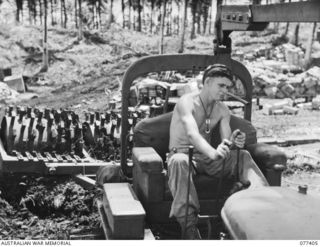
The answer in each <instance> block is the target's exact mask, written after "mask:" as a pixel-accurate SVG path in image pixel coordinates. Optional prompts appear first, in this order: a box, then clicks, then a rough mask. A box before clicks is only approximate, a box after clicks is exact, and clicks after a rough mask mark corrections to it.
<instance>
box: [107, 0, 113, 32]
mask: <svg viewBox="0 0 320 247" xmlns="http://www.w3.org/2000/svg"><path fill="white" fill-rule="evenodd" d="M112 22H113V0H109V12H108V20H107V27H108V28H110V26H111V23H112Z"/></svg>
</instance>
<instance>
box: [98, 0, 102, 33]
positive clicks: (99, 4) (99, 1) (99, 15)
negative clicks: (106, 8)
mask: <svg viewBox="0 0 320 247" xmlns="http://www.w3.org/2000/svg"><path fill="white" fill-rule="evenodd" d="M101 7H102V6H101V0H98V18H99V21H98V23H99V30H100V29H101Z"/></svg>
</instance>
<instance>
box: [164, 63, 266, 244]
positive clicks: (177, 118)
mask: <svg viewBox="0 0 320 247" xmlns="http://www.w3.org/2000/svg"><path fill="white" fill-rule="evenodd" d="M232 81H233V75H232V73H231V71H230V70H229V69H228V68H227V67H226V66H225V65H222V64H214V65H211V66H209V67H208V68H207V69H206V70H205V71H204V74H203V79H202V83H203V87H202V89H201V90H200V92H192V93H189V94H185V95H183V96H182V97H181V98H180V99H179V101H178V102H177V104H176V106H175V109H174V111H173V116H172V121H171V125H170V143H169V150H170V154H169V156H168V175H169V188H170V190H171V193H172V195H173V202H172V206H171V211H170V217H175V218H176V219H177V221H178V223H179V224H180V226H181V228H182V230H183V231H184V232H185V238H186V239H199V238H200V235H199V231H198V229H197V227H196V225H197V219H198V217H197V215H198V213H199V209H200V205H199V200H198V196H197V192H196V189H195V186H194V183H193V180H192V177H191V179H190V181H189V182H190V187H189V188H190V191H187V187H188V172H189V166H188V164H189V158H188V146H190V145H192V146H194V148H195V151H194V155H193V160H194V162H193V163H194V168H193V173H194V174H195V173H204V174H207V175H209V176H215V177H220V176H228V175H234V174H235V173H236V172H239V180H240V181H242V182H243V183H246V182H247V183H248V182H250V188H252V187H257V186H266V185H268V182H267V180H266V179H265V177H264V176H263V174H262V172H261V171H260V170H259V168H258V166H257V165H256V164H255V162H254V161H253V159H252V157H251V156H250V154H249V153H248V152H247V151H245V150H241V151H240V153H239V161H240V162H239V164H237V163H238V162H237V152H236V151H235V150H230V146H231V145H233V146H235V147H237V148H243V147H244V144H245V138H246V137H245V133H243V132H241V131H240V130H238V129H237V130H235V131H234V132H233V133H231V128H230V111H229V109H228V107H227V106H226V105H225V104H224V103H223V102H221V101H220V100H221V99H223V97H224V94H225V93H226V92H227V90H228V88H229V87H231V86H232V84H233V83H232ZM219 122H220V135H221V140H222V142H221V143H220V144H219V145H218V147H217V148H216V149H215V148H213V147H212V146H211V145H210V144H209V143H210V138H211V131H212V129H213V128H214V127H215V126H216V125H217V124H218V123H219ZM223 164H225V165H223ZM223 166H225V167H223ZM222 172H223V174H221V173H222ZM188 192H189V202H188V203H187V202H186V196H187V193H188ZM187 204H188V205H187ZM187 208H188V209H187ZM187 210H188V211H187ZM186 212H188V215H187V217H186V218H187V220H185V214H186Z"/></svg>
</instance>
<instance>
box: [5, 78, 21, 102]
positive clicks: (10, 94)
mask: <svg viewBox="0 0 320 247" xmlns="http://www.w3.org/2000/svg"><path fill="white" fill-rule="evenodd" d="M18 95H19V93H18V92H17V91H15V90H13V89H11V88H10V87H9V86H8V85H7V84H5V83H3V82H0V101H1V100H8V99H14V98H16V97H17V96H18Z"/></svg>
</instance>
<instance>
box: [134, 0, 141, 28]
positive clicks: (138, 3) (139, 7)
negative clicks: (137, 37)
mask: <svg viewBox="0 0 320 247" xmlns="http://www.w3.org/2000/svg"><path fill="white" fill-rule="evenodd" d="M135 7H136V9H137V10H138V26H137V31H138V32H141V11H142V6H141V2H140V0H137V2H136V6H135Z"/></svg>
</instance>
